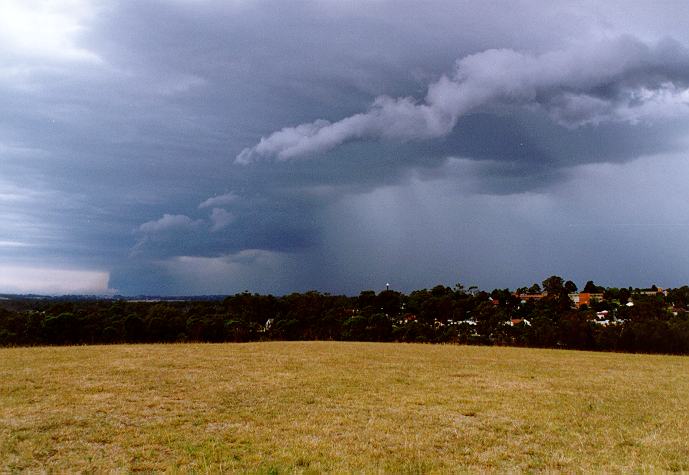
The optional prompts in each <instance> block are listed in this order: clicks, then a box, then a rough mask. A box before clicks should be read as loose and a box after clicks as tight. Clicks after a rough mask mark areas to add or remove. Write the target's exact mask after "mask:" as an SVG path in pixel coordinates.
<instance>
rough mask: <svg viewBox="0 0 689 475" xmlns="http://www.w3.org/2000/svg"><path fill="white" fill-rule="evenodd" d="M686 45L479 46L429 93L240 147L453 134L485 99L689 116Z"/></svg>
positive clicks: (626, 114) (294, 152)
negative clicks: (535, 50)
mask: <svg viewBox="0 0 689 475" xmlns="http://www.w3.org/2000/svg"><path fill="white" fill-rule="evenodd" d="M688 83H689V52H687V50H686V49H685V48H683V47H682V46H681V45H680V44H679V43H677V42H676V41H673V40H669V39H668V40H664V41H661V42H660V43H658V44H656V45H652V46H649V45H647V44H645V43H642V42H641V41H639V40H638V39H636V38H634V37H631V36H622V37H618V38H614V39H612V40H604V41H599V42H593V43H584V44H577V45H575V46H573V47H570V48H568V49H565V50H559V51H554V52H547V53H543V54H540V55H533V54H529V53H522V52H518V51H514V50H511V49H493V50H487V51H482V52H479V53H475V54H472V55H469V56H466V57H464V58H461V59H459V60H458V61H457V64H456V67H455V71H454V72H453V73H452V75H450V76H442V77H441V78H440V79H439V80H437V81H435V82H433V83H431V84H430V85H429V86H428V92H427V93H426V96H425V98H424V100H423V101H417V100H415V99H414V98H412V97H399V98H392V97H390V96H379V97H377V98H376V99H375V101H374V102H373V104H372V105H371V106H370V107H369V108H368V110H367V111H365V112H361V113H358V114H354V115H352V116H349V117H346V118H344V119H340V120H338V121H336V122H330V121H327V120H324V119H318V120H316V121H314V122H306V123H303V124H300V125H297V126H294V127H285V128H283V129H281V130H279V131H277V132H274V133H272V134H270V135H268V136H266V137H262V138H261V140H260V142H259V143H258V144H257V145H255V146H253V147H250V148H246V149H244V150H242V152H241V153H240V154H239V155H237V162H238V163H242V164H247V163H250V162H252V161H255V160H257V159H260V158H262V157H275V158H277V159H278V160H289V159H293V158H298V157H301V156H309V155H314V154H320V153H323V152H327V151H329V150H332V149H333V148H335V147H338V146H339V145H341V144H343V143H345V142H349V141H353V140H367V139H388V140H397V141H408V140H421V139H433V138H438V137H443V136H446V135H448V134H449V133H450V132H451V131H452V130H453V129H454V128H455V126H456V125H457V121H458V119H459V118H460V117H462V116H464V115H466V114H468V113H470V112H472V111H475V110H480V109H482V108H485V107H489V106H493V105H500V104H520V105H524V106H527V107H529V106H530V107H538V108H541V109H543V110H544V111H545V112H546V113H547V114H548V115H549V116H550V117H552V118H553V119H554V120H555V121H556V122H558V123H559V124H561V125H564V126H567V127H580V126H583V125H598V124H600V123H603V122H611V121H613V122H614V121H621V122H632V123H636V122H638V121H641V120H646V119H649V118H650V119H656V118H664V117H667V116H670V117H672V116H677V115H679V116H683V115H686V114H687V112H688V111H687V108H688V106H689V90H687V84H688Z"/></svg>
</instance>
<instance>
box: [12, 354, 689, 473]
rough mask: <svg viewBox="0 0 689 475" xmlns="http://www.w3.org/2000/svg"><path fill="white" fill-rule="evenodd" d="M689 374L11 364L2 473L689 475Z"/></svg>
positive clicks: (54, 361)
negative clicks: (529, 474) (525, 474)
mask: <svg viewBox="0 0 689 475" xmlns="http://www.w3.org/2000/svg"><path fill="white" fill-rule="evenodd" d="M688 409H689V358H685V357H668V356H646V355H622V354H610V353H586V352H569V351H548V350H529V349H516V348H485V347H483V348H482V347H465V346H430V345H408V344H376V343H370V344H369V343H326V342H311V343H303V342H302V343H297V342H295V343H253V344H221V345H208V344H204V345H190V344H180V345H139V346H131V345H127V346H96V347H68V348H64V347H63V348H25V349H3V350H0V471H18V470H27V469H31V470H33V469H45V470H48V471H54V470H57V471H62V470H70V471H87V472H93V471H101V470H115V471H138V470H145V471H163V470H168V471H179V472H189V471H195V472H221V471H228V472H236V471H242V472H245V471H248V472H259V473H271V472H272V473H274V472H276V471H277V472H284V471H288V472H306V473H317V472H323V471H334V472H351V471H357V472H360V471H364V472H415V473H416V472H448V471H477V470H482V471H485V470H488V471H500V472H502V471H507V470H520V471H521V470H526V471H538V470H556V471H566V472H571V471H592V470H595V471H600V470H605V471H608V472H629V471H635V472H636V471H656V470H663V471H665V470H689V410H688Z"/></svg>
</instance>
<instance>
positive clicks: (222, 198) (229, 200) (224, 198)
mask: <svg viewBox="0 0 689 475" xmlns="http://www.w3.org/2000/svg"><path fill="white" fill-rule="evenodd" d="M238 199H239V197H238V196H237V194H236V193H232V192H230V193H225V194H224V195H218V196H213V197H211V198H208V199H207V200H206V201H204V202H203V203H201V204H200V205H199V208H201V209H203V208H213V207H216V206H227V205H231V204H234V203H235V202H236V201H237V200H238Z"/></svg>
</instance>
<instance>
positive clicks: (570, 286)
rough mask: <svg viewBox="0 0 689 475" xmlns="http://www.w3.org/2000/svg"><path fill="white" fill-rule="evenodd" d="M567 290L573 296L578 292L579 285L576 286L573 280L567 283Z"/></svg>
mask: <svg viewBox="0 0 689 475" xmlns="http://www.w3.org/2000/svg"><path fill="white" fill-rule="evenodd" d="M565 290H566V291H567V293H568V294H573V293H574V292H576V291H577V284H575V283H574V282H572V281H571V280H568V281H567V282H565Z"/></svg>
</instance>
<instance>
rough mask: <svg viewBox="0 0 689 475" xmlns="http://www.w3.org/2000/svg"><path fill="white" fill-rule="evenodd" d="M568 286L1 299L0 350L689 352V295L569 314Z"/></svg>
mask: <svg viewBox="0 0 689 475" xmlns="http://www.w3.org/2000/svg"><path fill="white" fill-rule="evenodd" d="M590 284H591V285H593V283H590ZM572 286H573V284H572V283H571V282H566V283H564V282H563V280H562V279H561V278H560V277H557V276H553V277H549V278H548V279H546V280H545V281H544V282H543V290H541V287H540V286H538V285H536V284H534V286H532V287H531V288H529V289H526V288H524V289H519V291H518V292H510V291H509V290H508V289H502V290H501V289H496V290H493V291H492V292H490V293H489V292H485V291H480V290H478V289H476V288H474V287H472V288H469V289H466V288H465V287H463V286H462V285H460V284H458V285H456V286H455V287H454V288H450V287H446V286H436V287H434V288H432V289H423V290H416V291H413V292H411V293H410V294H408V295H406V294H403V293H400V292H396V291H393V290H385V291H382V292H378V293H376V292H373V291H364V292H361V294H360V295H359V296H357V297H348V296H338V295H329V294H324V293H319V292H306V293H294V294H290V295H286V296H282V297H275V296H271V295H258V294H249V293H241V294H237V295H233V296H230V297H227V298H225V299H224V300H210V301H170V302H140V301H126V300H97V299H94V300H59V301H55V300H50V299H30V300H29V299H27V300H6V301H0V302H1V303H0V345H2V346H19V345H21V346H31V345H74V344H100V343H139V342H246V341H259V340H357V341H397V342H428V343H459V344H480V345H512V346H527V347H541V348H571V349H586V350H608V351H627V352H645V353H674V354H689V312H688V311H687V308H688V307H689V287H687V286H684V287H681V288H678V289H673V290H670V291H667V292H665V293H661V292H658V293H656V294H653V295H645V294H643V293H641V292H640V291H638V289H637V290H636V291H635V290H634V289H616V288H605V289H604V288H601V287H595V286H594V287H591V288H593V289H595V290H600V291H601V292H602V293H603V294H604V298H602V299H600V300H599V301H593V302H591V304H590V306H588V305H583V306H581V307H579V308H577V307H576V306H575V305H574V304H573V301H572V299H571V297H570V293H571V292H572V291H573V290H576V288H574V289H573V288H572ZM587 287H589V285H588V284H587ZM536 290H538V291H541V292H542V294H541V296H540V297H539V298H538V299H536V298H533V299H532V298H525V296H524V294H523V292H524V291H531V292H535V291H536ZM589 290H590V289H589ZM630 303H631V305H630Z"/></svg>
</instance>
